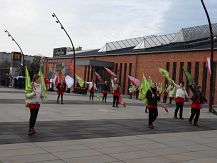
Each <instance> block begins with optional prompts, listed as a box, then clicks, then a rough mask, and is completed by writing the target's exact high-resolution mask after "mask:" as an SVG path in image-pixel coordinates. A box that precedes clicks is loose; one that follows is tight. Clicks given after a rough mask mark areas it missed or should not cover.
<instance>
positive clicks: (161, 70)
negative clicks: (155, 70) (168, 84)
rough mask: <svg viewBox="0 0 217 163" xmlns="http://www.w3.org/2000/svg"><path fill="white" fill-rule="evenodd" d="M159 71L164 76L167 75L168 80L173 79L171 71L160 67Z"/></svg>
mask: <svg viewBox="0 0 217 163" xmlns="http://www.w3.org/2000/svg"><path fill="white" fill-rule="evenodd" d="M159 72H160V74H161V75H162V76H165V77H166V79H167V80H168V81H170V80H171V78H170V73H169V72H168V71H167V70H165V69H163V68H160V67H159Z"/></svg>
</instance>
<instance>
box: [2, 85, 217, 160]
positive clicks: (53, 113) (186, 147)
mask: <svg viewBox="0 0 217 163" xmlns="http://www.w3.org/2000/svg"><path fill="white" fill-rule="evenodd" d="M56 97H57V95H56V94H55V92H51V93H49V99H48V101H47V102H45V103H44V104H42V105H41V108H40V111H39V115H38V119H37V122H36V129H37V134H35V135H33V136H28V135H27V131H28V119H29V110H28V109H26V108H25V106H24V91H23V90H18V89H12V88H5V87H0V162H3V163H24V162H38V163H65V162H69V163H146V162H147V163H158V162H159V163H181V162H186V163H194V162H195V163H216V162H217V116H216V115H213V114H211V113H209V112H208V109H207V108H205V109H203V110H202V111H201V116H200V120H199V125H200V126H199V127H195V126H193V125H190V124H188V118H189V106H188V105H186V106H185V108H184V118H185V120H175V119H173V118H172V117H173V112H174V105H171V106H168V108H169V113H166V112H165V111H164V110H163V109H162V108H159V117H158V119H157V121H156V123H155V124H156V128H155V129H154V130H152V129H148V128H147V123H148V122H147V121H148V115H147V114H146V113H144V110H145V108H144V105H143V103H142V102H141V101H138V100H135V99H127V97H126V98H124V100H125V102H126V104H127V108H122V107H121V106H120V107H119V108H113V107H112V103H111V102H112V96H111V95H110V96H109V97H108V102H107V103H102V102H101V101H96V99H95V101H89V97H88V95H79V94H73V93H72V94H65V96H64V104H63V105H61V104H56Z"/></svg>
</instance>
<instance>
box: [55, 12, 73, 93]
mask: <svg viewBox="0 0 217 163" xmlns="http://www.w3.org/2000/svg"><path fill="white" fill-rule="evenodd" d="M52 16H53V17H55V18H56V19H57V20H56V23H59V24H60V27H61V29H63V30H64V32H65V33H66V35H67V37H68V38H69V40H70V42H71V45H72V50H73V57H74V74H73V77H74V82H75V47H74V45H73V42H72V39H71V37H70V36H69V34H68V33H67V31H66V30H65V28H64V27H63V25H62V23H61V22H60V20H59V19H58V17H57V16H56V14H55V13H53V14H52ZM74 91H75V83H74Z"/></svg>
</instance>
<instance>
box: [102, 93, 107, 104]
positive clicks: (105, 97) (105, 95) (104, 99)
mask: <svg viewBox="0 0 217 163" xmlns="http://www.w3.org/2000/svg"><path fill="white" fill-rule="evenodd" d="M106 99H107V94H105V93H104V94H103V97H102V102H103V101H105V102H106Z"/></svg>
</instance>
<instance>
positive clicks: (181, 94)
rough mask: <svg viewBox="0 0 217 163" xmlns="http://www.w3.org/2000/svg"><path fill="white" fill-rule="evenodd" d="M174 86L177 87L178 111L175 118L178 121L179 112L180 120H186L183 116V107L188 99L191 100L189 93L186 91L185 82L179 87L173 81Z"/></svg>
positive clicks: (176, 100)
mask: <svg viewBox="0 0 217 163" xmlns="http://www.w3.org/2000/svg"><path fill="white" fill-rule="evenodd" d="M172 83H173V85H174V86H175V87H176V98H175V102H176V110H175V112H174V118H175V119H178V117H177V114H178V111H179V119H181V120H184V118H183V116H182V114H183V106H184V102H185V99H186V98H189V96H188V93H187V92H186V90H185V87H184V82H180V84H179V85H177V84H176V83H175V82H174V81H172Z"/></svg>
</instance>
